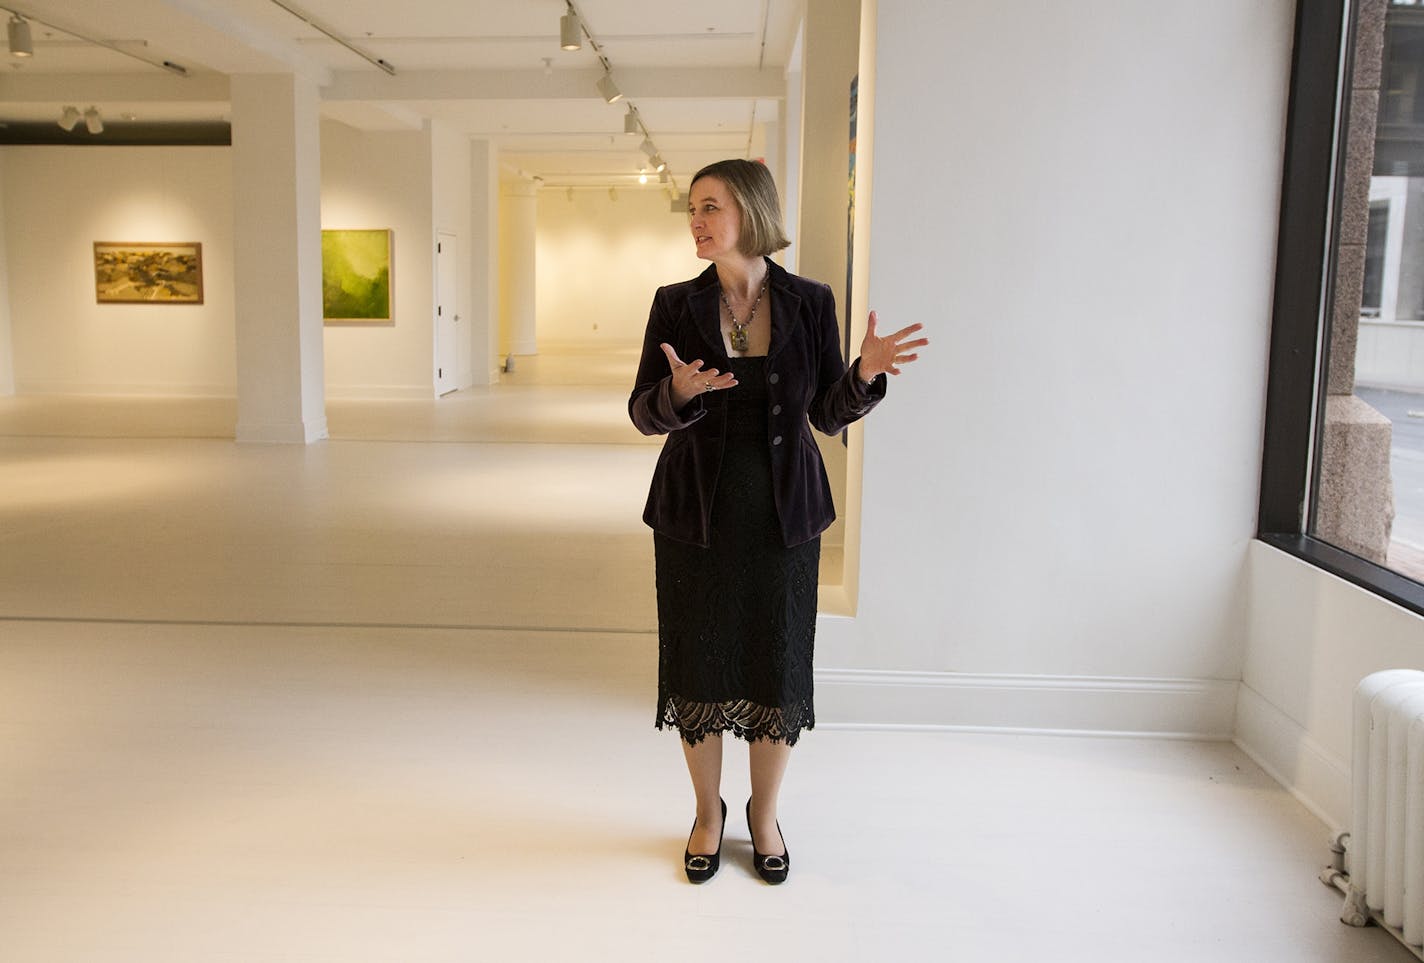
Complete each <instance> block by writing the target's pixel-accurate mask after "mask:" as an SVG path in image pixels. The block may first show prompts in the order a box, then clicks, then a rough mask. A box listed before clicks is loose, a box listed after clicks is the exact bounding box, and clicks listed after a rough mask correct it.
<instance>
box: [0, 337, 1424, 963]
mask: <svg viewBox="0 0 1424 963" xmlns="http://www.w3.org/2000/svg"><path fill="white" fill-rule="evenodd" d="M553 367H554V366H553V365H552V364H550V365H546V367H545V371H546V373H548V372H549V371H550V370H551V369H552V368H553ZM525 379H526V382H528V383H519V381H518V377H516V379H511V383H510V384H506V385H503V386H500V387H499V388H496V389H485V390H483V391H481V392H473V393H470V394H468V395H467V396H465V397H463V398H462V397H459V396H456V397H455V398H453V399H445V400H444V401H445V402H449V403H448V404H447V403H429V404H427V403H420V404H415V403H387V404H371V403H355V402H343V403H333V404H332V405H331V406H330V408H329V417H330V420H331V424H332V431H333V440H332V441H330V442H326V443H323V444H320V445H314V446H309V447H307V448H304V449H302V448H298V449H292V448H284V447H274V448H267V447H248V446H242V447H239V446H237V445H235V444H233V443H231V442H230V441H226V440H223V438H222V435H223V432H224V429H223V423H224V419H225V418H228V417H229V415H228V414H227V413H225V412H227V411H228V409H225V408H224V405H225V404H228V403H224V402H207V403H176V402H172V401H166V402H157V401H149V400H139V399H135V400H131V401H129V402H123V403H114V402H108V401H105V402H97V401H95V400H93V399H34V398H18V399H0V961H4V963H39V961H44V963H50V961H55V963H89V961H94V963H100V961H102V963H130V961H132V963H161V961H182V963H198V961H204V963H205V961H279V960H280V961H342V963H364V961H402V963H404V961H420V963H424V961H447V960H448V961H474V960H481V961H483V960H499V961H504V960H519V961H522V960H540V961H542V960H693V961H696V960H713V959H716V960H724V959H760V958H770V959H788V960H830V961H838V960H876V961H879V960H896V961H899V960H920V959H926V960H950V961H989V963H1000V961H1019V960H1062V961H1078V960H1082V961H1088V960H1093V961H1132V963H1144V961H1149V963H1152V961H1184V963H1185V961H1237V960H1239V961H1243V963H1244V961H1251V963H1263V961H1264V963H1273V961H1338V963H1347V961H1348V963H1375V961H1380V963H1405V961H1409V960H1413V957H1412V956H1411V955H1410V954H1409V953H1408V952H1406V951H1405V950H1404V949H1403V948H1402V947H1399V946H1398V945H1397V944H1395V943H1394V942H1393V940H1391V939H1390V938H1389V937H1388V936H1387V935H1386V934H1384V933H1383V932H1380V931H1379V930H1375V929H1367V930H1352V929H1349V928H1347V927H1345V926H1343V925H1341V924H1340V923H1338V922H1337V920H1336V917H1337V915H1338V910H1339V904H1340V900H1339V899H1338V897H1337V896H1336V895H1335V894H1334V892H1333V891H1332V890H1329V889H1327V888H1326V887H1325V886H1323V885H1322V884H1320V883H1319V882H1318V881H1317V880H1316V872H1317V870H1318V868H1319V865H1320V864H1321V863H1322V862H1323V861H1324V858H1325V855H1326V852H1325V842H1326V831H1325V827H1323V826H1322V825H1321V824H1319V823H1318V822H1317V821H1316V820H1315V819H1314V817H1312V816H1311V815H1309V814H1308V813H1307V812H1306V811H1305V810H1304V809H1303V808H1302V807H1301V806H1300V805H1299V804H1298V803H1296V802H1295V800H1293V799H1292V798H1291V797H1290V796H1289V795H1288V794H1286V793H1285V792H1284V791H1282V790H1281V789H1280V787H1278V786H1277V785H1276V784H1275V783H1273V782H1272V781H1271V780H1270V779H1269V778H1268V777H1266V776H1265V775H1264V774H1263V773H1262V772H1261V771H1260V770H1259V769H1258V768H1257V767H1256V766H1255V765H1254V764H1253V763H1251V762H1250V761H1249V760H1247V759H1246V758H1245V757H1244V756H1243V755H1242V754H1241V753H1240V752H1239V751H1237V750H1236V749H1235V748H1233V747H1231V746H1229V745H1226V744H1205V743H1182V742H1166V741H1162V742H1154V741H1139V740H1110V739H1088V738H1075V737H1060V738H1053V737H1021V736H996V735H969V734H963V733H931V732H884V731H853V730H848V729H837V728H835V727H834V726H830V725H823V726H822V727H821V728H820V729H818V730H817V731H815V732H813V733H809V734H808V735H807V736H806V737H805V739H804V741H803V743H802V745H801V747H799V748H798V749H797V751H796V755H795V758H794V760H793V763H792V766H793V768H792V771H791V773H790V775H789V777H788V783H787V787H786V790H785V795H784V799H783V818H782V825H783V828H784V830H785V833H786V838H787V842H788V845H789V848H790V850H791V853H792V858H793V870H792V879H791V881H790V882H789V883H788V884H787V885H786V886H784V887H781V888H779V889H774V888H770V887H767V886H765V885H763V884H762V883H761V882H760V881H759V880H757V879H756V877H755V876H754V875H753V874H752V872H751V870H750V867H749V865H748V859H749V852H750V851H749V844H748V842H747V835H746V829H745V825H744V824H743V823H742V821H741V819H740V818H739V815H738V814H739V813H740V810H741V806H742V804H743V802H744V801H745V799H746V794H747V779H746V774H745V750H744V748H743V747H741V746H740V745H737V744H731V745H730V746H729V750H728V766H727V777H726V780H725V784H726V799H727V803H728V807H729V810H730V813H731V816H730V818H729V829H728V835H727V842H726V849H725V852H724V868H723V870H722V872H721V874H720V875H719V876H718V877H717V878H716V879H714V880H713V881H712V882H711V883H709V884H707V885H706V886H703V887H693V886H690V885H688V884H687V883H686V882H685V880H683V878H682V874H681V868H680V865H679V864H680V857H681V853H682V848H683V845H684V843H685V841H686V834H687V830H688V827H689V824H690V821H691V806H690V801H689V793H688V789H687V786H686V784H685V783H686V777H685V775H684V772H683V770H682V764H681V757H680V753H679V751H678V748H677V743H676V741H675V737H674V736H672V735H671V734H668V733H659V732H656V731H655V730H653V728H652V725H651V722H652V714H653V699H652V690H653V685H654V671H655V666H654V653H655V648H656V640H655V636H654V635H653V634H652V629H653V625H654V623H653V604H652V591H651V558H650V540H649V538H648V537H647V533H646V530H645V529H643V527H642V525H641V523H640V522H639V521H638V515H639V509H640V508H641V504H642V498H643V495H644V492H645V491H646V484H647V478H648V474H649V472H650V471H651V467H652V461H653V459H654V458H655V456H656V450H657V449H656V447H655V445H652V444H649V443H647V442H646V441H644V440H642V439H640V438H639V437H638V436H636V434H631V436H630V431H625V430H624V429H623V425H622V424H621V423H620V420H621V419H623V414H622V407H621V405H622V396H623V392H624V390H625V389H623V388H621V387H615V386H613V385H611V384H606V385H599V384H597V383H594V384H584V385H578V384H572V383H569V382H571V381H572V380H575V379H571V378H568V377H567V376H561V377H559V378H554V377H550V378H548V380H550V381H560V382H561V383H560V384H553V385H551V384H538V383H535V382H537V379H533V378H529V377H528V376H527V374H526V376H525ZM536 412H542V414H541V415H540V416H539V417H535V413H536ZM600 413H601V414H600ZM521 419H523V421H522V422H521ZM226 430H227V431H228V433H230V427H228V428H227V429H226ZM531 441H533V442H536V443H533V444H531V443H530V442H531Z"/></svg>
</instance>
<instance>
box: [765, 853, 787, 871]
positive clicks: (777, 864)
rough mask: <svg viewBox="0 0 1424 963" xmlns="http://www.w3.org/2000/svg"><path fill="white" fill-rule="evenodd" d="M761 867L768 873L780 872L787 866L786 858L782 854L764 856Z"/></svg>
mask: <svg viewBox="0 0 1424 963" xmlns="http://www.w3.org/2000/svg"><path fill="white" fill-rule="evenodd" d="M761 868H762V869H764V870H766V871H767V872H768V873H779V872H781V871H782V870H784V869H785V868H786V860H785V859H783V858H782V857H780V856H763V857H762V858H761Z"/></svg>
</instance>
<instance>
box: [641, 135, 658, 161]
mask: <svg viewBox="0 0 1424 963" xmlns="http://www.w3.org/2000/svg"><path fill="white" fill-rule="evenodd" d="M638 150H640V151H642V152H643V153H644V154H647V155H648V156H649V157H652V156H653V155H654V154H656V153H657V152H658V147H657V145H656V144H654V143H653V139H652V138H651V137H644V138H643V142H642V143H641V144H639V145H638Z"/></svg>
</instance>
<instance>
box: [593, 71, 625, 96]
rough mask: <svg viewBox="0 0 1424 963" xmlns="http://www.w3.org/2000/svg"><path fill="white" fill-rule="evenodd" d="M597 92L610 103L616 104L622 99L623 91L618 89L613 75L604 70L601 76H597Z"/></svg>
mask: <svg viewBox="0 0 1424 963" xmlns="http://www.w3.org/2000/svg"><path fill="white" fill-rule="evenodd" d="M598 92H599V93H600V94H602V95H603V99H604V100H606V101H608V102H609V103H610V104H616V103H617V102H618V101H620V100H622V99H623V91H621V90H619V89H618V85H617V84H615V83H614V82H613V75H612V74H610V73H609V72H608V71H606V70H605V71H604V72H603V76H602V77H599V78H598Z"/></svg>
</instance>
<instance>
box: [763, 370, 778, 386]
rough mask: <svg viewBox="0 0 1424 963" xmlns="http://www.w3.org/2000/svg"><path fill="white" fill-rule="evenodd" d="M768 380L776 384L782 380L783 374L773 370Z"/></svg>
mask: <svg viewBox="0 0 1424 963" xmlns="http://www.w3.org/2000/svg"><path fill="white" fill-rule="evenodd" d="M766 380H767V381H769V382H771V383H772V384H776V383H777V382H778V381H780V380H781V375H779V374H777V373H776V372H775V371H773V372H772V373H771V377H770V378H767V379H766Z"/></svg>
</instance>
